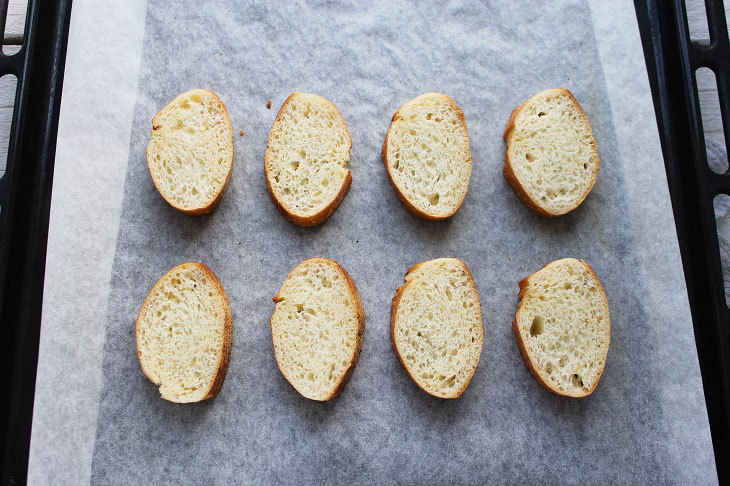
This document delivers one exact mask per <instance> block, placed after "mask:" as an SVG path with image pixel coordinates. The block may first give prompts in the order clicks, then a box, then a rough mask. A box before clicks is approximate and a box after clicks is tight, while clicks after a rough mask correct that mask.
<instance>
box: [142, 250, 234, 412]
mask: <svg viewBox="0 0 730 486" xmlns="http://www.w3.org/2000/svg"><path fill="white" fill-rule="evenodd" d="M136 331H137V355H138V356H139V363H140V364H141V365H142V371H143V372H144V374H145V376H146V377H147V378H149V379H150V381H151V382H152V383H154V384H155V385H159V386H160V394H161V395H162V398H164V399H165V400H169V401H171V402H177V403H189V402H199V401H201V400H205V399H208V398H212V397H214V396H216V394H217V393H218V392H219V391H220V389H221V386H223V380H225V378H226V371H227V370H228V359H229V356H230V353H231V334H232V333H233V317H232V316H231V307H230V306H229V305H228V298H227V297H226V292H225V291H224V290H223V286H222V285H221V283H220V281H219V280H218V278H217V277H216V276H215V274H214V273H213V272H212V271H211V269H210V268H208V267H207V266H205V265H203V264H202V263H183V264H182V265H178V266H177V267H175V268H173V269H172V270H170V271H169V272H167V273H166V274H165V275H164V276H163V277H162V278H161V279H160V280H159V281H158V282H157V283H156V284H155V285H154V287H152V290H150V293H149V295H147V298H146V299H145V301H144V304H142V309H141V310H140V311H139V315H138V316H137V330H136Z"/></svg>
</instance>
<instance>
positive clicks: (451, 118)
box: [385, 93, 471, 217]
mask: <svg viewBox="0 0 730 486" xmlns="http://www.w3.org/2000/svg"><path fill="white" fill-rule="evenodd" d="M387 136H388V139H387V147H386V154H385V156H386V164H387V167H388V172H389V173H390V176H391V178H392V181H393V183H394V184H395V185H396V186H397V188H398V189H399V190H400V192H401V194H402V195H403V196H404V197H405V198H406V199H407V200H408V202H410V203H411V204H412V205H413V206H414V207H415V208H416V209H417V210H418V211H420V212H422V213H425V214H427V215H430V216H433V217H448V216H451V215H453V214H454V213H455V212H456V211H457V210H458V209H459V206H461V203H462V201H463V200H464V196H465V195H466V191H467V189H468V188H469V178H470V176H471V152H470V151H469V134H468V131H467V127H466V120H465V118H464V114H463V113H462V111H461V108H459V107H458V106H457V105H456V104H454V102H453V101H452V100H451V98H449V97H448V96H446V95H443V94H439V93H427V94H424V95H421V96H419V97H417V98H414V99H413V100H411V101H409V102H407V103H406V104H404V105H403V106H402V107H400V109H399V110H398V112H397V113H396V117H395V119H394V120H393V122H392V124H391V127H390V131H389V132H388V135H387Z"/></svg>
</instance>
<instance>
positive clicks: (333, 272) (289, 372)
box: [271, 258, 365, 401]
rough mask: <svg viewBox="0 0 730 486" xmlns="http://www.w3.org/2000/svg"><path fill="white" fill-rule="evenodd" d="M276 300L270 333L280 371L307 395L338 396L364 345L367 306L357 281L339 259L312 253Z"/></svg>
mask: <svg viewBox="0 0 730 486" xmlns="http://www.w3.org/2000/svg"><path fill="white" fill-rule="evenodd" d="M274 302H275V303H276V307H275V309H274V314H273V315H272V316H271V336H272V339H273V342H274V356H275V357H276V362H277V363H278V364H279V370H281V374H282V375H284V378H286V380H287V381H288V382H289V383H290V384H291V385H292V386H293V387H294V388H295V389H296V390H297V391H298V392H299V393H300V394H301V395H302V396H303V397H305V398H309V399H311V400H318V401H325V400H330V399H332V398H335V397H336V396H337V395H339V394H340V393H341V392H342V390H343V389H344V388H345V385H346V384H347V382H348V381H349V379H350V376H351V375H352V372H353V371H354V369H355V365H356V364H357V359H358V357H359V356H360V350H361V349H362V335H363V331H364V330H365V310H364V309H363V306H362V301H361V300H360V294H359V293H358V291H357V287H356V286H355V283H354V282H353V281H352V279H351V278H350V276H349V275H348V274H347V272H346V271H345V269H344V268H342V267H341V266H340V265H338V264H337V263H336V262H334V261H332V260H328V259H326V258H310V259H309V260H305V261H303V262H302V263H300V264H299V265H297V266H296V267H295V268H294V270H292V271H291V273H289V275H288V276H287V277H286V280H285V281H284V284H283V285H282V286H281V290H279V293H278V294H276V296H275V297H274Z"/></svg>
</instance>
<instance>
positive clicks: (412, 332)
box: [393, 258, 484, 398]
mask: <svg viewBox="0 0 730 486" xmlns="http://www.w3.org/2000/svg"><path fill="white" fill-rule="evenodd" d="M405 280H406V286H405V289H404V291H403V293H402V295H401V297H400V301H399V302H398V307H397V309H396V314H395V316H394V319H395V320H394V326H393V338H394V339H393V343H394V345H395V346H396V349H397V352H398V354H400V356H401V359H402V361H403V362H404V364H405V366H406V368H407V370H408V371H409V374H410V375H411V377H412V378H413V379H414V380H415V381H416V383H417V384H418V385H419V386H420V387H421V388H423V389H424V390H425V391H426V392H428V393H430V394H431V395H434V396H437V397H443V398H455V397H458V396H459V395H460V394H461V393H462V392H463V390H464V389H465V388H466V386H467V385H468V383H469V381H470V380H471V377H472V375H473V374H474V371H475V370H476V367H477V364H478V363H479V356H480V355H481V351H482V343H483V341H484V334H483V332H484V331H483V329H482V316H481V307H480V303H479V293H478V292H477V289H476V286H475V285H474V282H473V280H472V278H471V275H470V274H469V270H468V269H467V267H466V265H464V263H463V262H461V261H460V260H458V259H456V258H440V259H437V260H431V261H428V262H424V263H422V264H420V265H417V266H416V267H414V268H413V269H411V271H410V272H409V273H408V274H406V277H405Z"/></svg>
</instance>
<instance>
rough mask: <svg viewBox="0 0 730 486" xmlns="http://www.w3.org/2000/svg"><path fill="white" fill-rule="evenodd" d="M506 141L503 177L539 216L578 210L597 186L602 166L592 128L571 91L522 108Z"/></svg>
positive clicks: (545, 95)
mask: <svg viewBox="0 0 730 486" xmlns="http://www.w3.org/2000/svg"><path fill="white" fill-rule="evenodd" d="M504 140H505V142H507V152H506V153H505V162H504V177H505V178H506V179H507V182H509V184H510V186H512V189H514V191H515V193H516V194H517V196H518V197H519V198H520V200H521V201H522V202H523V203H524V204H525V205H526V206H527V207H529V208H530V209H532V210H533V211H535V212H536V213H538V214H541V215H543V216H547V217H555V216H561V215H563V214H566V213H568V212H570V211H572V210H574V209H575V208H577V207H578V206H579V205H580V204H581V203H582V202H583V200H584V199H585V198H586V196H588V193H589V192H591V189H592V188H593V185H594V184H595V183H596V177H598V168H599V166H600V160H599V159H598V149H597V148H596V141H595V139H594V138H593V131H592V130H591V124H590V123H589V122H588V117H586V115H585V113H583V109H582V108H581V106H580V105H579V104H578V102H577V101H576V99H575V97H573V94H572V93H571V92H570V91H568V90H567V89H549V90H547V91H543V92H542V93H538V94H537V95H535V96H533V97H532V98H530V99H529V100H527V101H525V102H524V103H522V104H521V105H520V106H518V107H517V108H516V109H515V110H514V111H513V112H512V116H510V118H509V121H508V122H507V127H506V128H505V130H504Z"/></svg>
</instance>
